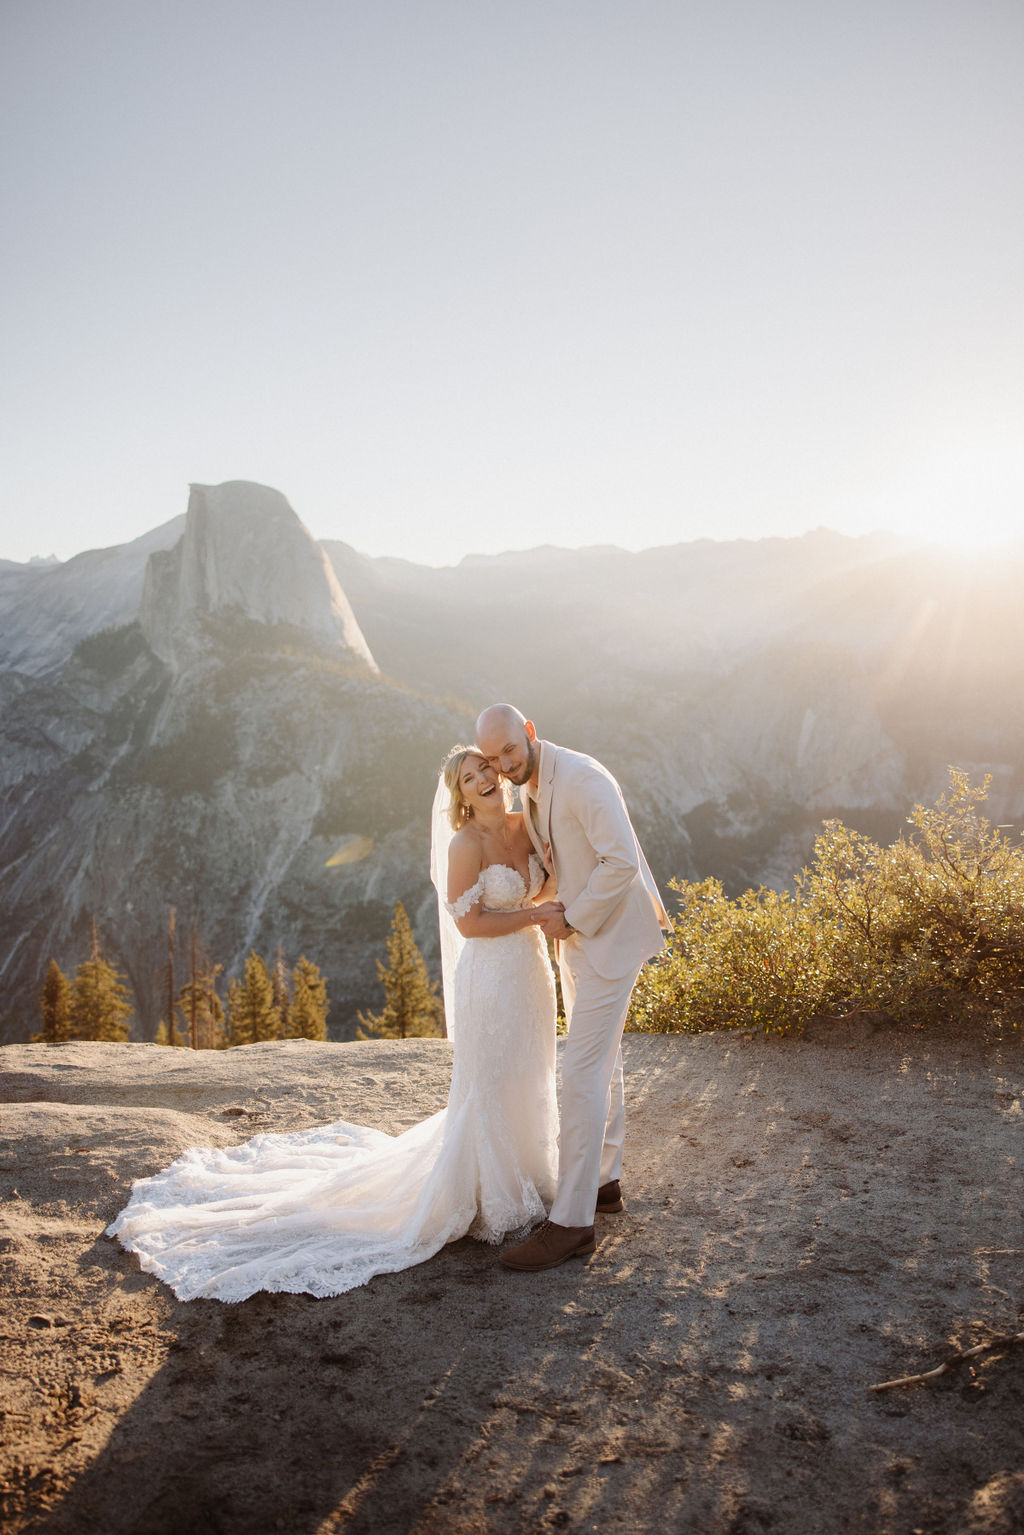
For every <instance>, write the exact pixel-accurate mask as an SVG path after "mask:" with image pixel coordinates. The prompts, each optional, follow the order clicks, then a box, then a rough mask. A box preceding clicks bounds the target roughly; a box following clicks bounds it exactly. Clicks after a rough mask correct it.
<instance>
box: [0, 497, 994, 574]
mask: <svg viewBox="0 0 1024 1535" xmlns="http://www.w3.org/2000/svg"><path fill="white" fill-rule="evenodd" d="M272 488H273V489H277V487H276V486H274V487H272ZM286 499H287V498H286ZM292 509H293V511H295V512H296V515H297V516H299V520H300V521H302V522H305V519H304V518H302V517H301V515H300V514H299V513H298V510H297V508H295V507H293V508H292ZM185 511H186V508H185V507H183V508H182V510H181V512H180V513H177V514H176V515H175V516H173V517H168V518H165V519H164V521H163V522H160V523H156V524H154V525H153V527H150V528H144V529H143V530H142V531H141V532H139V533H137V534H133V535H131V536H130V537H128V538H125V539H121V540H119V541H118V542H117V543H113V544H94V543H83V544H82V545H81V546H80V547H79V548H75V549H72V550H71V552H70V553H69V554H67V555H55V554H35V555H32V556H30V557H29V558H28V559H27V560H17V559H13V558H11V556H9V555H7V554H6V553H5V552H4V551H3V550H2V549H0V564H10V565H24V566H26V567H31V566H40V567H44V566H52V565H54V564H57V565H67V564H68V563H69V562H70V561H71V560H74V559H76V558H77V557H78V556H79V555H82V554H96V553H101V552H103V551H104V550H106V549H115V548H124V547H126V546H127V545H129V544H132V543H138V542H139V541H140V540H142V539H145V538H146V537H147V536H148V535H149V534H151V533H155V532H158V531H159V530H160V529H161V528H163V527H167V526H169V525H170V524H171V523H172V522H175V521H177V520H178V519H179V518H181V519H182V520H183V519H184V516H185ZM306 527H307V529H308V531H309V533H311V534H312V536H313V538H315V539H316V540H317V542H318V543H344V544H348V545H349V547H350V548H352V549H355V551H356V553H357V554H360V555H363V556H365V557H367V558H369V559H396V560H405V561H407V562H408V563H409V564H413V565H424V566H426V567H427V568H429V569H435V570H443V569H450V568H454V567H455V566H457V565H461V564H465V563H466V562H468V561H473V560H487V561H489V560H500V559H502V558H505V557H514V556H519V555H526V554H533V553H538V552H542V551H544V550H552V551H557V552H559V553H564V554H585V553H587V552H591V551H595V550H611V551H616V552H618V553H622V554H645V553H651V552H654V551H657V550H658V549H663V548H672V547H676V546H678V545H684V544H728V543H751V544H752V543H766V542H769V541H771V540H782V541H784V542H796V541H798V540H800V539H804V538H812V537H814V536H815V535H822V536H824V537H835V538H844V539H849V540H851V541H862V540H869V539H877V540H879V541H880V542H881V541H885V540H889V541H891V542H892V543H893V544H895V545H901V546H904V547H908V548H911V547H913V548H917V547H920V548H926V547H936V548H946V549H949V550H950V551H951V552H956V553H957V554H958V555H961V554H962V553H963V550H962V548H961V547H960V546H959V545H957V544H955V543H949V544H944V543H943V542H942V540H940V539H927V538H924V537H912V536H909V535H907V534H901V533H896V532H894V531H893V530H892V529H889V528H869V529H867V530H865V531H864V532H856V533H844V532H842V531H841V530H840V529H838V528H828V527H825V526H818V527H814V528H805V529H804V530H803V531H802V532H800V533H751V534H740V535H736V536H735V537H731V538H726V537H721V538H716V537H715V536H714V535H713V534H697V535H696V536H694V537H692V538H679V539H674V540H672V542H671V543H661V544H644V545H640V546H635V547H630V546H628V545H626V544H621V543H609V542H601V543H597V542H595V543H589V544H560V543H556V542H554V541H553V540H550V539H549V540H547V541H545V542H543V543H536V544H523V545H511V544H510V545H508V546H506V547H505V548H501V549H493V550H483V549H466V551H465V552H464V553H463V554H461V555H459V556H457V557H456V558H455V559H453V560H429V559H412V558H411V557H410V556H408V555H400V554H385V555H373V554H370V553H369V552H368V551H367V550H365V549H360V548H359V547H358V546H357V545H355V544H353V543H352V541H351V539H347V538H343V537H341V536H340V535H336V534H324V535H321V534H319V533H318V532H317V530H316V529H315V528H310V527H309V526H308V524H306ZM1016 541H1017V540H1016V539H1015V538H1011V537H1008V538H1007V539H1006V540H1005V541H1004V542H1003V543H1002V544H1001V545H998V546H993V548H992V550H991V551H989V550H988V549H985V550H984V551H982V552H983V553H988V552H992V553H995V552H996V550H997V549H999V548H1007V547H1009V546H1011V545H1012V544H1013V543H1014V542H1016Z"/></svg>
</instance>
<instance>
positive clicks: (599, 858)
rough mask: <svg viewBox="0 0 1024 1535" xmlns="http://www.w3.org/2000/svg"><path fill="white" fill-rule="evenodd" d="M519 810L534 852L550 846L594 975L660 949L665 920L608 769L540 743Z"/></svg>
mask: <svg viewBox="0 0 1024 1535" xmlns="http://www.w3.org/2000/svg"><path fill="white" fill-rule="evenodd" d="M523 809H524V812H525V817H526V825H527V827H528V829H529V832H530V836H531V838H532V840H533V843H534V846H535V847H536V849H537V851H538V852H539V853H542V854H543V851H544V844H545V843H550V845H551V858H552V862H553V865H554V870H555V878H556V879H557V881H558V898H559V900H560V901H562V902H563V903H564V905H565V920H566V921H567V922H568V923H569V924H570V926H572V927H574V928H575V929H576V931H577V933H578V934H579V941H580V943H581V944H582V945H583V950H584V952H585V954H586V956H587V959H588V960H589V961H590V963H591V964H592V965H593V967H594V969H595V970H596V971H597V973H598V975H600V976H602V977H603V978H604V979H605V980H607V981H611V980H618V979H619V978H620V977H621V976H624V975H626V974H628V972H629V971H630V970H638V969H639V968H640V966H641V965H642V964H643V962H644V960H645V959H650V958H651V956H652V955H653V954H657V953H658V951H659V949H661V948H662V947H663V946H664V942H665V939H664V936H663V934H662V928H663V927H666V928H667V927H668V926H669V920H668V917H667V915H666V913H665V907H664V904H663V902H662V899H661V896H660V895H659V893H658V887H657V885H656V884H655V883H654V876H653V875H652V874H651V871H650V869H649V868H648V867H647V860H646V858H645V857H644V855H643V851H642V849H641V847H640V844H639V842H638V841H637V838H636V833H635V831H634V830H633V826H632V823H631V822H630V819H629V812H628V811H627V810H626V803H625V800H624V799H623V797H622V790H621V789H620V788H619V786H618V784H617V783H616V782H615V779H614V778H613V777H612V775H611V774H610V773H609V771H608V769H607V768H605V767H602V766H601V764H600V762H595V760H594V758H593V757H586V756H584V755H583V754H582V752H574V751H568V750H567V749H566V748H565V747H564V746H554V745H552V743H551V742H550V741H542V742H541V743H540V769H539V779H538V785H537V793H536V799H531V797H530V796H529V794H528V793H526V792H524V794H523Z"/></svg>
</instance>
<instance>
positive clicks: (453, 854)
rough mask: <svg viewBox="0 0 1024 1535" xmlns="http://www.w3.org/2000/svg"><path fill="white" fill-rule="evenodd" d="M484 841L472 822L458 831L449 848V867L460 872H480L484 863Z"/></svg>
mask: <svg viewBox="0 0 1024 1535" xmlns="http://www.w3.org/2000/svg"><path fill="white" fill-rule="evenodd" d="M483 856H484V855H483V843H482V842H481V840H480V833H479V832H478V831H477V829H476V827H475V826H473V825H472V824H470V825H468V826H463V827H462V828H461V830H459V831H457V832H456V833H455V835H454V837H453V838H452V840H451V844H450V846H449V848H448V868H449V869H450V870H452V871H453V872H454V870H456V869H457V870H458V871H459V873H460V874H470V873H473V874H479V872H480V869H481V867H482V865H483Z"/></svg>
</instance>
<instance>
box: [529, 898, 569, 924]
mask: <svg viewBox="0 0 1024 1535" xmlns="http://www.w3.org/2000/svg"><path fill="white" fill-rule="evenodd" d="M564 911H565V907H564V906H563V905H562V903H561V901H542V902H541V903H540V905H539V906H535V907H534V908H533V920H534V922H547V921H548V920H549V918H551V917H560V916H561V915H562V913H563V912H564Z"/></svg>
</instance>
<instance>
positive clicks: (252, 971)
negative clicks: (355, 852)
mask: <svg viewBox="0 0 1024 1535" xmlns="http://www.w3.org/2000/svg"><path fill="white" fill-rule="evenodd" d="M280 1037H281V1015H280V1014H279V1012H278V1010H277V1008H276V1007H275V1006H274V985H273V982H272V981H271V979H270V972H269V971H268V969H267V967H266V965H265V964H264V962H263V960H262V959H260V957H259V955H258V954H257V953H256V951H255V950H253V951H252V952H251V953H250V955H249V958H248V959H247V960H246V962H245V980H244V981H239V980H234V981H232V982H231V984H230V986H229V987H228V1040H229V1042H230V1043H231V1044H232V1045H254V1044H257V1043H259V1041H260V1040H264V1039H280Z"/></svg>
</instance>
